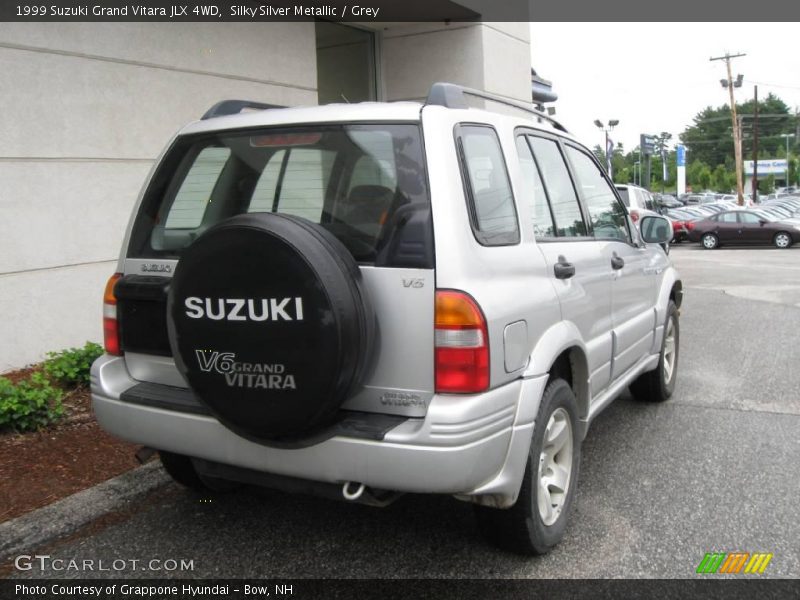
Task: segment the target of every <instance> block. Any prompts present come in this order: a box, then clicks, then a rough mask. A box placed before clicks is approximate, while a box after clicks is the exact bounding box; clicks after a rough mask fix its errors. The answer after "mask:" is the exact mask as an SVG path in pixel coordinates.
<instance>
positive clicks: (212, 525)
mask: <svg viewBox="0 0 800 600" xmlns="http://www.w3.org/2000/svg"><path fill="white" fill-rule="evenodd" d="M672 257H673V260H674V262H675V263H676V266H677V267H678V268H679V270H680V271H681V274H682V276H683V280H684V286H685V292H686V294H685V300H684V304H683V308H682V310H681V356H680V367H679V380H678V385H677V388H676V391H675V395H674V397H673V398H672V400H670V401H669V402H668V403H666V404H664V405H645V404H640V403H637V402H634V401H633V400H632V399H631V398H630V396H629V395H625V396H623V397H622V398H621V399H619V400H618V401H617V402H615V403H614V404H612V405H611V407H610V408H609V409H608V410H606V411H605V412H604V413H603V414H602V415H601V416H600V417H598V419H597V420H596V421H595V422H594V424H593V426H592V428H591V429H590V432H589V436H588V438H587V439H586V441H585V442H584V445H583V459H582V464H581V475H580V482H579V488H578V496H577V503H576V507H575V511H574V514H573V515H572V519H571V522H570V525H569V530H568V532H567V535H566V538H565V540H564V542H563V543H562V544H561V545H560V546H559V547H557V548H556V550H555V551H553V552H552V553H551V554H549V555H548V556H545V557H542V558H537V559H524V558H520V557H518V556H514V555H509V554H505V553H503V552H500V551H498V550H495V549H494V548H492V547H490V546H488V545H486V544H485V543H484V542H483V541H482V539H481V538H480V536H479V535H478V532H477V529H476V526H475V523H474V521H473V519H472V514H471V512H472V509H471V507H470V506H469V505H467V504H464V503H461V502H458V501H456V500H453V499H450V498H440V497H415V496H406V497H403V498H401V499H400V500H399V501H398V502H396V503H395V504H394V505H392V506H390V507H388V508H385V509H375V508H369V507H363V506H357V505H348V504H344V503H342V502H333V501H327V500H322V499H317V498H310V497H303V496H289V495H284V494H279V493H273V492H268V491H258V490H252V491H247V492H241V493H237V494H232V495H218V496H214V497H202V496H199V495H197V494H195V493H192V492H188V491H185V490H183V489H181V488H179V487H178V486H177V485H175V484H169V485H167V486H166V487H164V488H162V489H161V490H159V491H157V492H156V493H154V494H152V495H151V496H150V497H149V498H147V499H146V500H145V501H143V502H142V503H141V505H140V507H139V508H138V509H137V510H135V511H128V512H126V513H125V514H120V515H118V516H117V517H116V518H109V519H106V520H105V523H104V524H98V525H96V526H92V527H89V528H87V529H86V530H85V531H84V532H83V534H81V535H78V536H74V537H72V538H71V539H70V540H69V541H67V542H63V543H56V544H53V545H51V546H49V547H47V548H43V549H42V548H39V549H37V548H30V551H31V553H34V552H44V553H47V554H50V555H51V556H53V557H58V558H64V559H67V560H69V559H72V558H75V559H78V560H86V559H93V560H95V561H99V560H103V561H104V562H105V563H106V564H110V563H111V562H112V561H114V560H115V559H122V560H123V561H124V562H125V564H126V567H125V568H124V569H123V570H121V571H119V572H118V574H119V575H127V576H144V577H159V576H178V577H215V576H225V577H363V578H368V577H432V578H438V577H479V578H483V577H488V578H495V577H498V578H500V577H691V576H694V572H695V568H696V567H697V565H698V564H699V563H700V561H701V560H702V558H703V556H704V554H705V553H706V552H713V551H718V552H737V551H739V552H771V553H773V554H774V557H773V559H772V562H771V563H770V564H769V566H768V568H767V570H766V572H765V574H764V576H772V577H800V549H799V548H798V545H797V540H798V539H800V504H798V502H797V482H798V480H800V393H798V388H800V385H798V384H800V375H798V370H797V364H798V362H799V360H800V345H799V344H798V333H799V330H800V327H799V325H800V284H798V283H797V282H798V281H800V247H797V248H792V249H789V250H774V249H721V250H714V251H704V250H702V249H700V248H699V247H698V246H696V245H691V246H689V245H680V246H676V247H674V248H673V250H672ZM152 559H158V560H160V561H166V560H168V559H171V560H177V561H178V562H180V560H181V559H188V560H191V561H193V563H192V564H193V570H192V571H191V572H188V573H187V572H179V573H175V572H166V571H141V570H137V568H134V567H131V566H130V565H131V564H135V565H141V564H142V563H147V562H148V561H150V560H152ZM137 560H138V561H141V562H138V563H137V562H132V561H137ZM20 575H23V576H34V577H35V576H41V575H45V576H58V577H65V576H67V577H93V576H95V577H107V576H109V572H108V571H104V572H99V571H93V572H75V571H70V572H63V571H55V570H53V569H52V568H50V569H47V570H45V571H44V573H42V572H41V571H39V570H38V569H33V570H31V571H27V572H25V573H24V574H20ZM705 577H709V576H708V575H706V576H705ZM712 577H713V576H712Z"/></svg>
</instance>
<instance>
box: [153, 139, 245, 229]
mask: <svg viewBox="0 0 800 600" xmlns="http://www.w3.org/2000/svg"><path fill="white" fill-rule="evenodd" d="M230 155H231V151H230V149H229V148H214V147H210V148H204V149H203V150H202V151H201V152H200V154H198V155H197V158H195V161H194V164H192V168H191V169H189V172H188V173H187V174H186V178H185V179H184V180H183V183H181V187H180V189H178V193H177V194H175V200H174V201H173V202H172V205H171V206H170V207H169V213H168V214H167V220H166V222H165V227H166V228H167V229H195V228H196V227H199V226H200V223H202V222H203V215H204V214H205V213H206V207H207V206H208V203H209V201H210V200H211V194H212V193H213V191H214V186H215V185H216V184H217V180H218V179H219V175H220V173H222V169H223V168H224V167H225V163H227V162H228V158H229V157H230Z"/></svg>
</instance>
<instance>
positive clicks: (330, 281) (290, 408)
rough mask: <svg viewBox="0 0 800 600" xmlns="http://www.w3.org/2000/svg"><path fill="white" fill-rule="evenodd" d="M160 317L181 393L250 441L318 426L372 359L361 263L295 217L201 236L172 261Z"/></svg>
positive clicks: (229, 224) (252, 217)
mask: <svg viewBox="0 0 800 600" xmlns="http://www.w3.org/2000/svg"><path fill="white" fill-rule="evenodd" d="M167 314H168V329H169V341H170V346H171V348H172V353H173V356H174V358H175V364H176V365H177V367H178V370H179V371H180V373H181V374H182V375H183V377H184V378H185V379H186V382H187V383H188V384H189V387H190V388H191V389H192V390H193V391H194V392H195V394H196V395H197V396H198V397H199V399H200V400H201V401H202V402H203V403H205V404H206V405H207V406H208V407H209V408H210V409H211V411H212V412H213V413H214V415H215V416H216V417H217V418H218V419H219V420H220V421H221V422H222V423H223V424H224V425H225V426H227V427H228V428H230V429H232V430H233V431H235V432H237V433H239V434H241V435H244V436H246V437H250V438H256V439H263V440H268V439H276V438H282V437H291V436H296V435H297V434H300V433H302V432H304V431H307V430H310V429H313V428H316V427H319V426H321V425H324V424H325V423H326V422H327V421H329V420H331V418H332V417H333V415H335V413H336V411H337V409H338V407H339V406H340V405H341V403H342V402H343V401H344V400H345V399H346V398H347V397H348V395H349V394H350V393H351V392H352V391H353V389H354V388H355V387H356V386H358V384H359V383H361V379H362V378H363V375H364V372H365V370H366V365H367V360H368V358H369V357H370V356H371V355H372V351H371V346H372V340H373V339H374V327H375V323H374V315H373V312H372V308H371V303H370V302H369V298H368V297H367V294H366V290H365V288H364V286H363V283H362V280H361V272H360V270H359V268H358V266H357V265H356V263H355V261H354V260H353V258H352V256H351V254H350V253H349V252H348V251H347V249H346V248H345V247H344V246H343V245H342V244H341V243H340V242H339V241H338V240H337V239H336V238H335V237H333V236H332V235H331V234H330V233H328V232H327V231H325V230H324V229H323V228H322V227H320V226H319V225H315V224H313V223H311V222H309V221H306V220H305V219H302V218H299V217H293V216H288V215H276V214H263V213H260V214H256V213H254V214H246V215H239V216H236V217H232V218H230V219H228V220H226V221H223V222H222V223H220V224H218V225H216V226H214V227H212V228H211V229H209V230H208V231H207V232H205V233H204V234H203V235H201V236H200V237H199V238H198V239H197V240H196V241H195V242H194V243H192V244H191V245H190V246H189V247H188V248H187V249H186V250H185V251H184V252H183V254H182V256H181V259H180V262H179V263H178V266H177V268H176V270H175V274H174V277H173V280H172V283H171V285H170V290H169V297H168V302H167Z"/></svg>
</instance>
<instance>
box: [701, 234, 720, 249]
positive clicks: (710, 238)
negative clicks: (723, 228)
mask: <svg viewBox="0 0 800 600" xmlns="http://www.w3.org/2000/svg"><path fill="white" fill-rule="evenodd" d="M701 241H702V242H703V248H705V249H706V250H713V249H714V248H716V247H717V246H719V238H718V237H717V236H716V235H714V234H713V233H706V234H704V235H703V238H702V240H701Z"/></svg>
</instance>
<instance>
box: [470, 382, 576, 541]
mask: <svg viewBox="0 0 800 600" xmlns="http://www.w3.org/2000/svg"><path fill="white" fill-rule="evenodd" d="M577 415H578V407H577V402H576V400H575V395H574V394H573V393H572V389H571V388H570V386H569V384H568V383H567V382H566V381H564V380H563V379H553V380H552V381H550V382H549V383H548V385H547V388H546V389H545V391H544V394H543V395H542V401H541V404H540V406H539V414H538V415H537V417H536V425H535V426H534V429H533V437H532V439H531V447H530V450H529V452H528V462H527V464H526V465H525V475H524V477H523V480H522V487H521V489H520V493H519V497H518V498H517V502H516V504H514V506H512V507H511V508H508V509H496V508H489V507H485V506H476V507H475V515H476V518H477V520H478V528H479V529H480V531H481V533H482V534H483V535H484V537H486V538H487V539H488V540H489V541H490V542H492V543H493V544H495V545H496V546H499V547H500V548H503V549H504V550H509V551H511V552H516V553H518V554H528V555H530V554H546V553H547V552H549V551H550V550H551V549H552V548H553V547H554V546H555V545H556V544H558V542H560V541H561V539H562V538H563V537H564V531H565V530H566V526H567V515H568V513H569V511H570V507H571V506H572V502H573V499H574V497H575V489H576V487H577V483H578V467H579V464H580V448H581V441H580V439H579V437H578V428H577V423H578V417H577Z"/></svg>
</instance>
